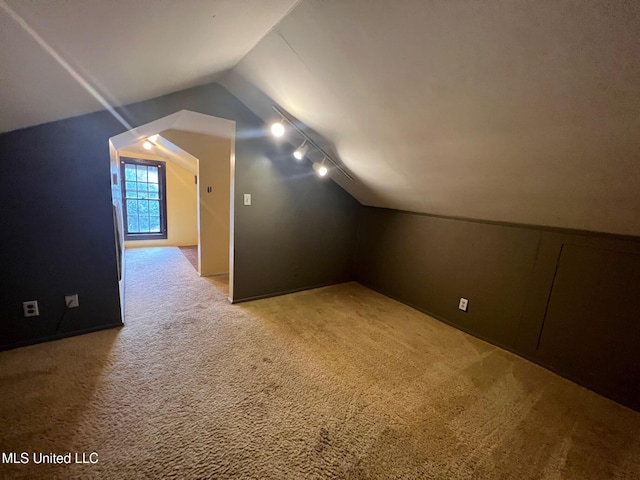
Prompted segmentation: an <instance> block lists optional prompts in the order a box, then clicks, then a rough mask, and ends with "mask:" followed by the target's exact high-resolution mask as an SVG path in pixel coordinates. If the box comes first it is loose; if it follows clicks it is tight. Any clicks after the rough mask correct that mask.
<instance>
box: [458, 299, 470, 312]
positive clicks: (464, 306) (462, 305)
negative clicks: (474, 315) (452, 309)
mask: <svg viewBox="0 0 640 480" xmlns="http://www.w3.org/2000/svg"><path fill="white" fill-rule="evenodd" d="M458 308H459V309H460V310H462V311H463V312H466V311H467V309H468V308H469V300H467V299H466V298H460V303H459V304H458Z"/></svg>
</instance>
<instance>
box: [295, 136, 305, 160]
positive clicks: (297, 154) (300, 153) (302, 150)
mask: <svg viewBox="0 0 640 480" xmlns="http://www.w3.org/2000/svg"><path fill="white" fill-rule="evenodd" d="M307 150H309V147H308V146H307V140H306V139H305V141H304V142H302V145H300V146H299V147H298V148H296V151H295V152H293V157H294V158H295V159H296V160H302V159H303V158H304V156H305V155H306V154H307Z"/></svg>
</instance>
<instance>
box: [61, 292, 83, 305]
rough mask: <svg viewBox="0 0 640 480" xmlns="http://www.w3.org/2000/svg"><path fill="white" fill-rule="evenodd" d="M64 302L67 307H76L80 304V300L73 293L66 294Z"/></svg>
mask: <svg viewBox="0 0 640 480" xmlns="http://www.w3.org/2000/svg"><path fill="white" fill-rule="evenodd" d="M64 304H65V305H66V306H67V308H76V307H79V306H80V301H79V300H78V294H77V293H74V294H73V295H66V296H65V297H64Z"/></svg>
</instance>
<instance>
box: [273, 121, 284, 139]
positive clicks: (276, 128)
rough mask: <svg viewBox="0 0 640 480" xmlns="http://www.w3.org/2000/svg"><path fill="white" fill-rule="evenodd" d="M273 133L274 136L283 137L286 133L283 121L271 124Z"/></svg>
mask: <svg viewBox="0 0 640 480" xmlns="http://www.w3.org/2000/svg"><path fill="white" fill-rule="evenodd" d="M271 133H272V134H273V136H274V137H281V136H282V135H284V125H283V124H282V122H281V121H280V122H274V123H272V124H271Z"/></svg>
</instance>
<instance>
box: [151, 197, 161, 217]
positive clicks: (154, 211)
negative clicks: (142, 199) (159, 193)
mask: <svg viewBox="0 0 640 480" xmlns="http://www.w3.org/2000/svg"><path fill="white" fill-rule="evenodd" d="M148 203H149V215H151V216H156V217H160V202H153V201H150V202H148Z"/></svg>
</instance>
